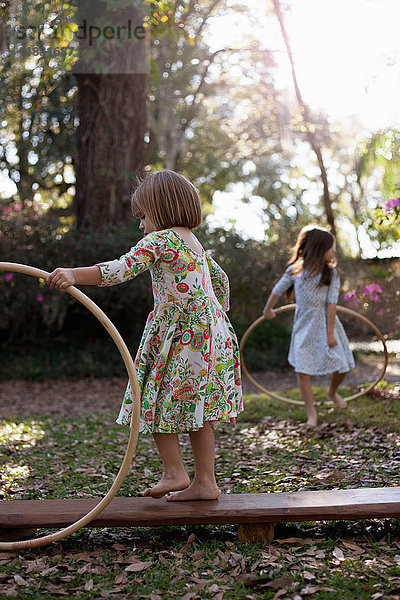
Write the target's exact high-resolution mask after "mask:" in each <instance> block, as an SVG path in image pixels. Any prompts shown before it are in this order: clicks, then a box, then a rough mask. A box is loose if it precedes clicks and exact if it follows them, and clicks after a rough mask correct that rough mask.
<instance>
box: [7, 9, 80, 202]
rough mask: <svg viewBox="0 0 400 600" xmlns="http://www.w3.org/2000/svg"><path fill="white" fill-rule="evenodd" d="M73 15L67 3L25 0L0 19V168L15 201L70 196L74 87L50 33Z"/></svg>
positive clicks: (64, 55) (60, 49)
mask: <svg viewBox="0 0 400 600" xmlns="http://www.w3.org/2000/svg"><path fill="white" fill-rule="evenodd" d="M73 11H74V9H73V8H72V7H71V5H70V4H68V3H63V4H62V5H61V4H59V3H52V6H50V5H49V3H47V2H41V3H37V2H32V1H31V0H29V1H28V2H24V3H23V4H22V5H21V6H20V5H18V3H13V4H12V6H11V7H10V9H9V12H8V14H7V15H6V18H5V24H4V28H5V31H6V32H7V35H6V40H7V43H6V47H5V48H3V53H2V63H1V66H0V120H1V121H2V130H1V133H0V168H1V169H2V170H5V172H6V173H7V174H8V177H9V178H10V180H11V181H13V182H14V184H15V186H16V187H17V190H18V195H19V200H20V202H29V203H32V201H33V199H34V197H35V194H41V199H42V202H43V203H44V204H47V205H51V204H52V203H53V202H54V201H56V203H57V201H58V202H59V200H60V196H61V204H63V203H64V204H65V203H68V201H69V200H70V198H71V195H72V192H73V189H71V184H72V183H73V171H72V164H73V158H74V154H75V142H74V137H73V134H74V131H75V127H76V123H75V107H74V95H75V92H76V86H75V81H74V78H73V77H72V76H69V75H67V72H68V70H69V67H68V65H69V64H70V60H71V57H70V56H69V55H67V49H65V48H64V47H63V45H62V44H63V40H62V39H60V38H58V37H57V35H56V34H55V31H56V27H57V24H58V23H60V22H63V21H64V20H65V19H66V18H67V15H72V14H73ZM64 50H65V51H64ZM68 169H69V173H68ZM62 194H65V197H64V198H63V197H62ZM37 198H38V196H36V197H35V199H37Z"/></svg>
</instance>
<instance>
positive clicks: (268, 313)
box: [263, 292, 279, 319]
mask: <svg viewBox="0 0 400 600" xmlns="http://www.w3.org/2000/svg"><path fill="white" fill-rule="evenodd" d="M278 298H279V296H278V295H277V294H274V293H273V292H271V294H270V295H269V298H268V300H267V303H266V305H265V306H264V310H263V315H264V317H265V318H266V319H275V317H276V313H275V311H274V306H275V304H276V303H277V302H278Z"/></svg>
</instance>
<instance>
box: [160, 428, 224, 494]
mask: <svg viewBox="0 0 400 600" xmlns="http://www.w3.org/2000/svg"><path fill="white" fill-rule="evenodd" d="M189 436H190V443H191V445H192V451H193V456H194V479H193V481H192V483H191V484H190V486H189V487H187V488H186V489H185V490H183V491H182V492H177V493H176V494H172V495H171V496H169V497H168V498H167V500H168V501H169V502H175V501H183V500H216V499H217V498H218V496H219V489H218V487H217V482H216V481H215V471H214V461H215V440H214V431H213V428H212V427H211V425H210V423H209V422H208V421H206V422H205V423H204V427H202V428H201V429H198V430H197V431H191V432H190V433H189Z"/></svg>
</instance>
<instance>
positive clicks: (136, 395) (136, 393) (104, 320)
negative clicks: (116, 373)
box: [0, 262, 140, 550]
mask: <svg viewBox="0 0 400 600" xmlns="http://www.w3.org/2000/svg"><path fill="white" fill-rule="evenodd" d="M0 271H11V272H15V273H24V274H25V275H32V276H33V277H38V278H39V279H47V277H48V276H49V273H47V271H42V270H41V269H37V268H36V267H30V266H28V265H22V264H18V263H9V262H0ZM65 291H66V292H68V293H69V294H71V296H73V297H74V298H76V300H78V301H79V302H81V304H83V305H84V306H85V307H86V308H87V309H88V310H90V312H91V313H93V314H94V316H95V317H96V318H97V319H98V320H99V321H100V323H101V324H102V325H103V327H104V328H105V329H106V330H107V331H108V333H109V334H110V336H111V337H112V339H113V340H114V342H115V345H116V346H117V348H118V350H119V352H120V354H121V357H122V359H123V361H124V363H125V367H126V370H127V371H128V375H129V379H130V382H131V386H132V392H133V414H132V424H131V428H130V434H129V439H128V445H127V448H126V452H125V456H124V459H123V461H122V463H121V466H120V469H119V471H118V473H117V476H116V478H115V480H114V482H113V484H112V486H111V487H110V489H109V490H108V492H107V494H106V495H105V496H104V498H102V500H100V502H99V503H98V504H97V505H96V506H95V507H94V508H93V509H92V510H91V511H89V512H88V513H87V514H86V515H85V516H83V517H81V518H80V519H79V520H78V521H76V522H75V523H72V525H69V526H68V527H66V528H64V529H61V530H60V531H58V532H56V533H53V534H50V535H45V536H42V537H39V538H34V539H30V540H23V541H22V540H21V541H15V542H0V550H22V549H26V548H38V547H40V546H46V545H47V544H51V543H52V542H57V541H58V540H62V539H63V538H66V537H67V536H69V535H71V533H75V532H76V531H78V529H80V528H81V527H85V525H87V524H88V523H90V521H92V520H93V519H94V518H95V517H97V515H98V514H99V513H101V512H102V510H104V509H105V508H106V506H107V505H108V504H109V503H110V502H111V500H112V499H113V497H114V496H115V494H116V493H117V492H118V490H119V489H120V487H121V485H122V484H123V482H124V479H125V477H126V475H127V473H128V471H129V467H130V464H131V462H132V459H133V455H134V453H135V450H136V445H137V440H138V435H139V416H140V389H139V383H138V379H137V375H136V371H135V367H134V365H133V360H132V357H131V355H130V353H129V350H128V348H127V346H126V344H125V342H124V340H123V339H122V337H121V335H120V333H119V332H118V330H117V329H116V327H115V325H113V323H112V322H111V321H110V319H109V318H108V317H107V316H106V315H105V314H104V312H103V311H102V310H101V309H100V308H99V307H98V306H97V304H95V303H94V302H93V300H91V299H90V298H88V297H87V296H86V295H85V294H84V293H83V292H81V291H80V290H78V289H77V288H76V287H74V286H70V287H68V288H66V289H65Z"/></svg>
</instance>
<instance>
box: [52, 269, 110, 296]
mask: <svg viewBox="0 0 400 600" xmlns="http://www.w3.org/2000/svg"><path fill="white" fill-rule="evenodd" d="M46 282H47V283H48V285H51V286H52V287H53V288H56V289H57V290H64V289H65V288H67V287H70V286H71V285H100V283H101V272H100V269H99V267H97V266H96V265H94V266H93V267H75V268H73V269H64V268H61V267H59V268H58V269H55V270H54V271H53V272H52V273H50V275H49V276H48V278H47V280H46Z"/></svg>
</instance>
